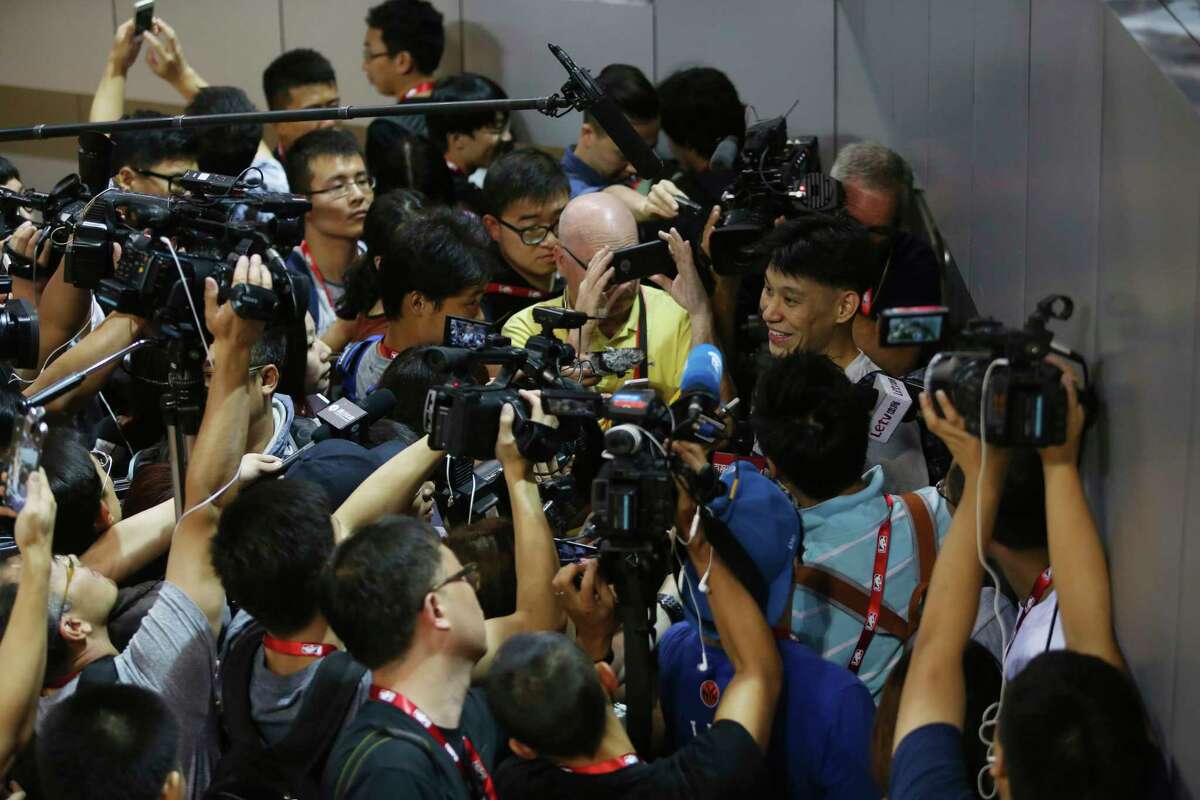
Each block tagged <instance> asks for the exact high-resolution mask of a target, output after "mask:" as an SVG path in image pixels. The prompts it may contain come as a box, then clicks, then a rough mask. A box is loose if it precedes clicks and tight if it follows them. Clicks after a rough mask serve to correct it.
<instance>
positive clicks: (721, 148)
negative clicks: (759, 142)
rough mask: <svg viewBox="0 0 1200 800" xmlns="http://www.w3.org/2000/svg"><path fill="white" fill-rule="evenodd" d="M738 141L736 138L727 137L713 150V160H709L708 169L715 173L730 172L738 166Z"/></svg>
mask: <svg viewBox="0 0 1200 800" xmlns="http://www.w3.org/2000/svg"><path fill="white" fill-rule="evenodd" d="M737 160H738V139H737V137H736V136H726V137H725V138H724V139H722V140H721V141H720V143H718V144H717V147H716V149H715V150H713V154H712V158H710V159H709V160H708V168H709V169H711V170H712V171H713V172H728V171H729V170H731V169H733V168H734V167H735V166H736V165H737Z"/></svg>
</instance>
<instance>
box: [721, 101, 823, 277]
mask: <svg viewBox="0 0 1200 800" xmlns="http://www.w3.org/2000/svg"><path fill="white" fill-rule="evenodd" d="M724 149H725V145H724V143H722V146H719V147H718V148H717V155H714V158H713V162H714V163H713V166H714V169H716V168H720V169H735V170H736V171H737V177H736V178H734V181H733V184H732V185H731V186H730V187H729V188H728V189H727V190H726V191H725V193H724V194H722V195H721V208H722V209H723V212H722V215H721V219H720V221H719V222H718V224H717V227H716V229H715V230H713V233H712V240H711V242H710V248H711V251H712V262H713V269H715V270H716V271H717V272H718V273H720V274H722V275H740V274H747V273H754V272H762V271H763V270H765V269H766V263H767V259H766V257H765V256H764V255H763V254H760V253H756V252H754V250H753V245H754V244H755V243H757V242H758V240H759V239H761V238H762V237H763V236H764V235H765V234H766V233H767V232H768V231H770V230H771V228H772V226H773V225H774V224H775V220H776V219H777V218H779V217H781V216H782V217H786V218H788V219H791V218H792V217H795V216H797V215H799V214H804V213H812V212H818V213H826V214H828V213H832V212H835V211H837V210H838V209H840V208H842V207H843V206H844V205H845V193H844V192H843V190H842V186H841V184H840V183H838V182H837V181H836V180H834V179H833V178H830V177H829V176H827V175H822V174H821V172H820V169H821V166H820V157H819V155H818V142H817V138H816V137H815V136H805V137H800V138H796V139H789V138H788V135H787V120H785V119H784V118H783V117H776V118H774V119H768V120H764V121H762V122H759V123H757V124H755V125H751V126H750V127H749V128H748V129H747V130H746V138H745V140H744V143H743V145H742V151H741V153H740V154H739V155H737V156H736V157H734V158H732V159H731V158H729V157H728V156H727V155H726V156H725V157H724V158H718V156H720V155H721V153H722V152H723V150H724ZM722 162H725V163H722Z"/></svg>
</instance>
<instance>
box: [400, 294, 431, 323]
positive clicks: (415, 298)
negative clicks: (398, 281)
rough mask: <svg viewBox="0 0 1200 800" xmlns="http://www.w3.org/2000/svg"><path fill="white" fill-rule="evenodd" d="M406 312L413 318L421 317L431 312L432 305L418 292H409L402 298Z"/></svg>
mask: <svg viewBox="0 0 1200 800" xmlns="http://www.w3.org/2000/svg"><path fill="white" fill-rule="evenodd" d="M404 305H405V310H406V311H411V312H412V313H413V315H414V316H417V317H423V316H425V315H426V314H428V313H429V312H431V311H433V307H434V303H433V301H432V300H430V299H429V298H428V297H426V296H425V295H423V294H421V293H420V292H409V293H408V295H407V296H405V298H404Z"/></svg>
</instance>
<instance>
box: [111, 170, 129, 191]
mask: <svg viewBox="0 0 1200 800" xmlns="http://www.w3.org/2000/svg"><path fill="white" fill-rule="evenodd" d="M133 176H134V171H133V170H132V169H130V168H129V167H121V168H120V169H119V170H117V174H116V175H114V176H113V181H114V182H115V183H116V184H117V186H119V187H121V189H122V190H124V191H129V186H130V184H131V182H132V181H133Z"/></svg>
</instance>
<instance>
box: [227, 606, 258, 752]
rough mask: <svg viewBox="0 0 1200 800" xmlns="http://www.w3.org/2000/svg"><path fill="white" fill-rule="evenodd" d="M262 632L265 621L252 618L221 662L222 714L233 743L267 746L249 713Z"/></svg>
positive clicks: (235, 744) (236, 744)
mask: <svg viewBox="0 0 1200 800" xmlns="http://www.w3.org/2000/svg"><path fill="white" fill-rule="evenodd" d="M262 635H263V627H262V625H260V624H258V623H257V622H251V623H250V624H249V625H247V626H246V627H245V628H243V629H242V632H241V633H240V634H238V636H237V638H236V639H234V641H233V642H232V643H231V644H230V646H229V650H228V652H226V654H225V658H224V660H223V661H222V662H221V717H222V722H223V724H224V726H225V732H226V733H227V734H228V735H229V739H230V743H231V744H232V745H233V746H238V745H242V746H245V745H250V744H253V745H255V746H257V747H265V746H266V743H265V742H264V740H263V738H262V734H261V733H260V732H259V730H258V726H257V725H255V724H254V718H253V716H251V713H250V676H251V675H252V674H253V671H254V657H255V656H256V655H258V648H259V645H261V644H262Z"/></svg>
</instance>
